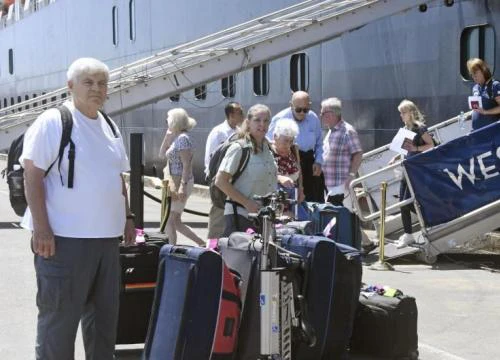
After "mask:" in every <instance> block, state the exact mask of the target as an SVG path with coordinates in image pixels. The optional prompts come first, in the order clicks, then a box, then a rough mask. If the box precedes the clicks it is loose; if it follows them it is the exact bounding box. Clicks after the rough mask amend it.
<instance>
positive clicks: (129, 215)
mask: <svg viewBox="0 0 500 360" xmlns="http://www.w3.org/2000/svg"><path fill="white" fill-rule="evenodd" d="M127 220H135V214H134V213H130V214H128V215H127Z"/></svg>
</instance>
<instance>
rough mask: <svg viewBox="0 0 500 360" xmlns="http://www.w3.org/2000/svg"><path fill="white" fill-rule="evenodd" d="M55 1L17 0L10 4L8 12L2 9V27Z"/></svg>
mask: <svg viewBox="0 0 500 360" xmlns="http://www.w3.org/2000/svg"><path fill="white" fill-rule="evenodd" d="M54 2H56V0H25V1H24V4H23V3H21V1H20V0H16V1H15V2H14V3H12V4H10V5H9V7H8V9H7V12H6V13H2V11H0V28H4V27H6V26H8V25H11V24H14V23H15V22H17V21H19V20H21V19H23V18H24V17H26V16H27V15H29V14H31V13H33V12H34V11H36V10H38V9H40V8H42V7H44V6H46V5H49V4H52V3H54Z"/></svg>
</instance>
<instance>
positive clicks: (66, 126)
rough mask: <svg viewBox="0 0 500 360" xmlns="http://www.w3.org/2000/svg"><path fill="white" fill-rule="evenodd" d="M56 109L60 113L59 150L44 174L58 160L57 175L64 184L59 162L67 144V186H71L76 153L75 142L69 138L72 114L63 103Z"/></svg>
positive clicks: (46, 172)
mask: <svg viewBox="0 0 500 360" xmlns="http://www.w3.org/2000/svg"><path fill="white" fill-rule="evenodd" d="M57 110H59V112H60V113H61V123H62V135H61V143H60V144H59V152H58V155H57V158H56V159H55V160H54V162H53V163H52V164H50V166H49V168H48V169H47V171H45V176H47V174H48V173H49V171H50V169H52V166H54V164H55V163H56V161H57V162H58V164H57V165H58V166H57V167H58V170H59V176H60V178H61V184H63V185H64V182H63V178H62V174H61V162H62V158H63V155H64V149H65V148H66V146H68V144H69V145H70V147H69V151H68V159H69V169H68V188H72V187H73V179H74V172H75V153H76V149H75V143H74V142H73V141H72V140H71V131H72V130H73V115H72V114H71V111H69V109H68V108H67V107H66V106H64V105H61V106H59V107H57Z"/></svg>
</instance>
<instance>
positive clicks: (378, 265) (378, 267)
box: [371, 181, 394, 270]
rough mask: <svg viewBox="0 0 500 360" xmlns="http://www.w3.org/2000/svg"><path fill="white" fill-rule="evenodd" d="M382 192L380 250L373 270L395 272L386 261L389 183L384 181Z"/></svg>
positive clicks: (381, 186) (381, 187)
mask: <svg viewBox="0 0 500 360" xmlns="http://www.w3.org/2000/svg"><path fill="white" fill-rule="evenodd" d="M380 192H381V196H382V198H381V206H380V227H379V237H378V238H379V250H378V262H376V263H375V264H373V265H372V266H371V268H372V269H373V270H394V268H393V267H392V266H391V265H390V264H389V263H387V262H385V261H384V250H385V208H386V205H387V183H386V182H385V181H383V182H382V183H381V184H380Z"/></svg>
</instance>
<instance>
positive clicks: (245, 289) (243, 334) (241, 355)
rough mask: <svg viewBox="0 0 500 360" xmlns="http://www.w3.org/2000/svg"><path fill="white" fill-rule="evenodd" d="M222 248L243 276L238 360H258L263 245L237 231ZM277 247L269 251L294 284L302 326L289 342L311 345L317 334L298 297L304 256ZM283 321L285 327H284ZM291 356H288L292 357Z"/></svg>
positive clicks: (299, 322)
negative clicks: (278, 250) (302, 257)
mask: <svg viewBox="0 0 500 360" xmlns="http://www.w3.org/2000/svg"><path fill="white" fill-rule="evenodd" d="M218 248H219V250H220V252H221V255H222V258H223V259H224V261H225V262H226V263H227V264H228V266H230V267H231V268H233V269H235V270H236V271H238V273H239V274H240V275H241V279H242V285H241V294H242V302H243V309H242V315H241V326H240V330H239V335H238V336H239V341H238V348H237V352H236V359H238V360H255V359H257V358H258V357H259V354H260V326H261V322H260V302H261V292H260V281H261V280H260V271H259V266H260V251H261V242H260V239H259V238H258V237H255V235H253V234H247V233H244V232H234V233H232V234H231V235H230V237H229V238H221V239H219V242H218ZM273 249H274V248H273V247H270V248H269V250H270V251H269V258H276V262H277V265H278V266H279V267H280V273H281V274H282V276H284V277H285V278H286V279H287V280H286V282H287V284H291V287H292V289H293V297H294V299H293V301H294V307H295V311H296V314H295V315H296V319H297V323H298V324H299V325H298V326H295V327H292V328H291V333H290V336H291V338H290V336H288V339H290V341H291V342H292V347H293V346H294V344H295V343H298V342H301V343H302V342H303V343H305V344H306V343H310V342H312V341H314V340H313V339H314V334H313V333H314V331H313V330H312V329H311V325H310V324H309V321H308V317H307V313H306V311H304V312H301V311H300V304H299V301H298V295H299V293H300V288H301V283H302V280H303V274H302V273H301V264H302V260H301V257H300V256H299V255H297V254H292V253H290V252H276V251H273ZM284 324H285V323H284V320H283V319H282V325H284ZM283 341H287V340H283ZM282 355H283V359H288V358H289V357H287V354H282ZM289 355H290V354H288V356H289Z"/></svg>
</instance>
